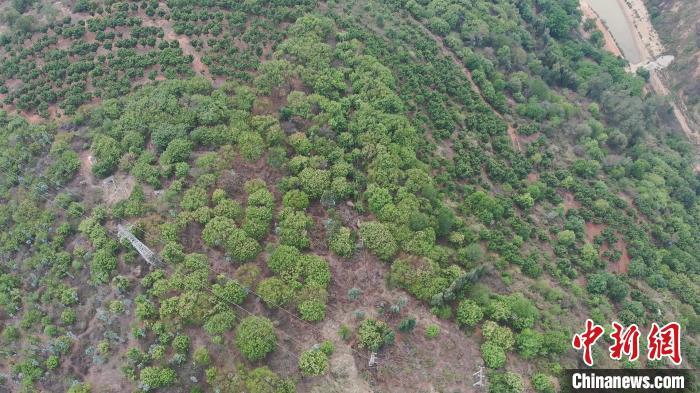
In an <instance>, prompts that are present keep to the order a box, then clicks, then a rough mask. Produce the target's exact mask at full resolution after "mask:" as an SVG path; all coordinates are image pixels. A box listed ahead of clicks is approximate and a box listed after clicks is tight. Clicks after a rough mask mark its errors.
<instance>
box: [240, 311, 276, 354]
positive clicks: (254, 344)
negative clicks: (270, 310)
mask: <svg viewBox="0 0 700 393" xmlns="http://www.w3.org/2000/svg"><path fill="white" fill-rule="evenodd" d="M276 345H277V335H276V334H275V327H274V326H273V325H272V322H271V321H270V320H269V319H267V318H264V317H258V316H249V317H246V318H244V319H243V320H242V321H241V323H240V324H239V325H238V328H236V346H237V347H238V350H239V351H241V354H243V356H245V357H246V359H248V360H250V361H252V362H254V361H257V360H260V359H263V358H264V357H265V356H267V354H268V353H270V352H272V351H273V350H274V349H275V346H276Z"/></svg>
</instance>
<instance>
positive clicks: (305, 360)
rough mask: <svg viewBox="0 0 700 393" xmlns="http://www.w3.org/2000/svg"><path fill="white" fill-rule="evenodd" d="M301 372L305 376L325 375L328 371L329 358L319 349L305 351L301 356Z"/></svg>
mask: <svg viewBox="0 0 700 393" xmlns="http://www.w3.org/2000/svg"><path fill="white" fill-rule="evenodd" d="M299 370H300V371H301V373H302V374H303V375H309V376H315V375H323V374H325V373H326V372H327V371H328V356H327V355H326V354H325V353H323V352H321V351H319V350H318V349H311V350H308V351H305V352H303V353H302V354H301V356H299Z"/></svg>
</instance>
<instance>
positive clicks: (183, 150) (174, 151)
mask: <svg viewBox="0 0 700 393" xmlns="http://www.w3.org/2000/svg"><path fill="white" fill-rule="evenodd" d="M191 151H192V142H190V141H188V140H187V139H182V138H175V139H173V140H172V141H170V143H168V147H166V148H165V151H164V152H163V154H161V155H160V162H161V163H162V164H174V163H176V162H183V161H187V160H188V159H189V158H190V152H191Z"/></svg>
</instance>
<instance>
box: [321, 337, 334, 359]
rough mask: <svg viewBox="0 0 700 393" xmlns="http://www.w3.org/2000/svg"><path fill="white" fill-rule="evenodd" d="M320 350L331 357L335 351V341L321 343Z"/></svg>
mask: <svg viewBox="0 0 700 393" xmlns="http://www.w3.org/2000/svg"><path fill="white" fill-rule="evenodd" d="M318 349H319V350H320V351H321V352H323V353H325V354H326V355H328V356H331V355H332V354H333V351H335V346H334V345H333V341H331V340H326V341H324V342H322V343H321V345H320V346H319V348H318Z"/></svg>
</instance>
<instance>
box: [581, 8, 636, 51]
mask: <svg viewBox="0 0 700 393" xmlns="http://www.w3.org/2000/svg"><path fill="white" fill-rule="evenodd" d="M579 5H580V6H581V12H582V13H583V16H584V18H586V19H593V20H594V21H595V24H596V27H597V28H598V30H600V31H601V32H602V33H603V47H604V48H605V50H607V51H608V52H610V53H612V54H614V55H615V56H619V57H625V56H624V55H623V54H622V51H621V50H620V47H619V46H617V42H615V38H614V37H613V36H612V34H610V30H608V27H607V26H605V24H604V23H603V20H602V19H601V18H600V16H598V14H597V13H596V12H595V10H594V9H593V8H592V7H591V5H590V4H588V2H587V1H586V0H581V1H580V2H579Z"/></svg>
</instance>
